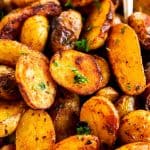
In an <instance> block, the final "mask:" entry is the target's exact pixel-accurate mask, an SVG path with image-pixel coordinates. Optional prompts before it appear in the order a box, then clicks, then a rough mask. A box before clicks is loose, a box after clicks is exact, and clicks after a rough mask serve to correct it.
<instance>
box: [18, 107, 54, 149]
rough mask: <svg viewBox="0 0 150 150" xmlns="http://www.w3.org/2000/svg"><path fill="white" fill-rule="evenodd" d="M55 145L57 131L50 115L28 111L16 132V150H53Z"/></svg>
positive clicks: (41, 111) (38, 111)
mask: <svg viewBox="0 0 150 150" xmlns="http://www.w3.org/2000/svg"><path fill="white" fill-rule="evenodd" d="M54 143H55V131H54V126H53V123H52V120H51V117H50V116H49V115H48V113H46V112H45V111H43V110H31V109H29V110H28V111H26V112H25V113H24V114H23V116H22V118H21V120H20V122H19V125H18V127H17V130H16V150H27V149H28V150H35V149H37V148H38V150H53V146H54Z"/></svg>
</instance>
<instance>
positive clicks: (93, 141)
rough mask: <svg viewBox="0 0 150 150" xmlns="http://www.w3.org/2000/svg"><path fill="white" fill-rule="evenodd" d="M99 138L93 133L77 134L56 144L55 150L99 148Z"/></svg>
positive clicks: (89, 149) (91, 149) (96, 149)
mask: <svg viewBox="0 0 150 150" xmlns="http://www.w3.org/2000/svg"><path fill="white" fill-rule="evenodd" d="M99 148H100V143H99V140H98V138H97V137H96V136H93V135H75V136H71V137H69V138H66V139H64V140H62V141H60V142H59V143H57V144H56V145H55V150H98V149H99Z"/></svg>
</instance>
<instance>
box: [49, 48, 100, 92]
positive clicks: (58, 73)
mask: <svg viewBox="0 0 150 150" xmlns="http://www.w3.org/2000/svg"><path fill="white" fill-rule="evenodd" d="M50 72H51V75H52V77H53V79H54V80H55V81H56V82H57V83H58V84H59V85H61V86H63V87H64V88H66V89H68V90H69V91H72V92H74V93H76V94H80V95H90V94H92V93H94V92H95V91H97V90H98V89H99V87H100V86H101V84H102V83H101V80H102V76H101V73H100V70H99V68H98V66H97V64H96V62H95V59H94V58H93V57H92V56H90V55H88V54H84V53H82V52H78V51H75V50H67V51H61V52H57V53H56V54H55V55H54V56H53V57H52V59H51V61H50Z"/></svg>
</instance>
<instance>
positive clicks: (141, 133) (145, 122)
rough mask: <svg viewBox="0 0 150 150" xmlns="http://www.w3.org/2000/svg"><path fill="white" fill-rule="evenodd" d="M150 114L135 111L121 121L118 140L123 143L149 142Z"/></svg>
mask: <svg viewBox="0 0 150 150" xmlns="http://www.w3.org/2000/svg"><path fill="white" fill-rule="evenodd" d="M149 133H150V112H149V111H146V110H135V111H132V112H130V113H129V114H127V115H125V116H124V117H123V118H122V119H121V123H120V129H119V138H120V139H121V141H122V142H123V143H132V142H150V134H149Z"/></svg>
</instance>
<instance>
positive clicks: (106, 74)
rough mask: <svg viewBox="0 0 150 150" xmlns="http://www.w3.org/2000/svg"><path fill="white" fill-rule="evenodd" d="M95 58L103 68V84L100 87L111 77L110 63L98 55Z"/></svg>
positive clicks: (101, 68)
mask: <svg viewBox="0 0 150 150" xmlns="http://www.w3.org/2000/svg"><path fill="white" fill-rule="evenodd" d="M94 58H95V59H96V62H97V64H98V66H99V68H100V70H101V74H102V81H101V82H102V85H101V87H100V88H102V87H105V86H106V85H107V84H108V82H109V79H110V69H109V65H108V63H107V61H106V60H105V59H104V58H102V57H99V56H97V55H95V56H94Z"/></svg>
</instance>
